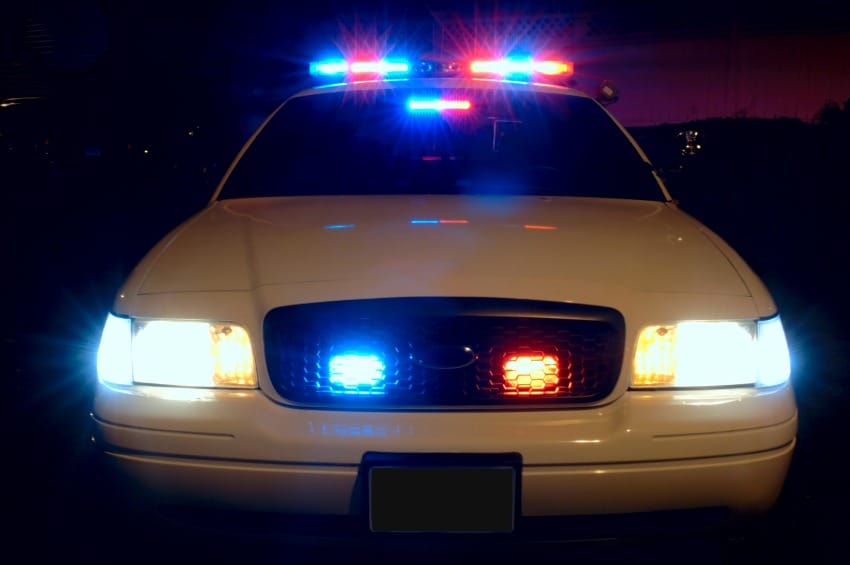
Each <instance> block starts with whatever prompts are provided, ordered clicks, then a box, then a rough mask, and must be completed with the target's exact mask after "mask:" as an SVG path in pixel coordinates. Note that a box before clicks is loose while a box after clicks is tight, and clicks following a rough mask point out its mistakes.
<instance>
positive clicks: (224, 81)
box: [0, 0, 850, 563]
mask: <svg viewBox="0 0 850 565" xmlns="http://www.w3.org/2000/svg"><path fill="white" fill-rule="evenodd" d="M833 4H834V3H818V2H814V3H812V2H808V3H806V4H805V5H802V4H799V5H793V6H786V7H784V8H779V7H777V5H775V4H774V5H771V4H767V3H764V4H758V3H743V4H741V3H737V4H733V3H723V2H721V3H712V5H711V6H706V7H702V8H700V7H695V6H691V5H687V6H686V5H685V4H684V3H661V2H657V3H652V2H650V3H645V4H644V5H643V6H642V8H641V9H635V8H634V6H633V5H629V3H625V2H590V1H587V2H538V3H534V4H533V7H534V8H535V9H538V10H541V11H552V10H556V11H575V12H576V13H582V12H586V11H594V12H595V13H598V14H602V17H604V18H607V19H606V20H605V21H607V22H609V24H610V26H611V29H614V30H620V31H622V32H623V33H631V32H634V31H636V30H638V31H641V32H642V33H645V34H652V33H659V34H663V33H670V32H671V31H673V30H675V31H676V33H678V34H679V35H682V36H688V35H689V34H691V35H693V36H694V37H698V36H700V35H701V34H704V33H705V32H706V30H709V29H717V28H718V26H719V27H722V26H725V25H729V22H730V21H734V22H736V25H742V26H744V27H747V26H749V27H751V28H752V27H757V28H759V27H760V28H764V29H772V30H779V31H783V32H785V33H788V32H792V31H794V30H803V31H805V32H806V33H810V34H818V33H834V32H836V31H839V32H847V31H850V25H848V24H850V10H848V9H840V8H837V7H836V6H834V5H833ZM448 8H452V9H456V10H458V12H459V13H460V14H463V15H469V14H470V13H475V11H476V10H478V11H479V12H481V11H483V12H485V13H489V12H488V10H489V11H491V12H492V11H493V10H495V9H498V10H500V11H501V12H502V13H505V12H507V11H510V10H517V9H525V10H526V11H527V9H528V7H527V6H525V5H524V4H522V3H518V2H514V3H501V4H498V5H496V4H478V5H473V4H469V3H467V4H466V5H459V4H457V3H453V4H449V3H442V4H441V3H439V2H436V3H425V2H423V3H417V4H409V3H407V4H406V3H390V2H359V3H357V4H356V5H352V4H349V3H343V2H310V3H309V6H307V5H297V6H295V5H291V4H284V3H279V2H240V3H235V2H223V3H213V4H210V5H203V6H201V5H197V6H195V5H194V4H188V3H187V4H185V5H184V4H178V3H173V5H171V4H157V3H144V4H142V3H139V4H133V5H131V7H127V6H122V7H120V8H119V7H118V4H117V3H115V4H112V3H106V2H103V3H99V2H95V1H93V0H87V1H82V2H76V3H62V2H49V1H42V2H35V3H29V4H23V3H17V4H14V3H13V4H11V5H9V6H7V7H5V8H4V15H3V19H2V23H0V26H2V27H0V30H2V36H0V41H1V42H2V43H0V47H2V53H0V65H2V67H0V70H2V81H0V101H2V100H4V99H7V98H10V97H22V96H23V97H38V100H30V101H27V102H25V103H24V104H21V105H19V106H17V107H16V109H17V110H25V111H22V112H16V113H15V114H14V116H15V117H14V118H13V117H11V116H12V114H9V113H7V112H6V110H8V108H0V120H2V121H0V128H2V129H0V132H2V134H3V137H0V150H2V151H3V154H2V155H3V156H2V160H0V167H2V168H0V187H2V198H3V206H2V230H3V231H2V234H0V236H1V237H2V241H3V246H2V252H3V255H2V257H0V259H2V264H3V266H4V268H3V273H4V274H3V280H4V282H5V285H4V288H3V290H4V292H3V293H2V296H3V303H2V312H3V321H4V323H3V325H2V331H0V338H2V354H3V361H4V363H3V366H4V367H5V368H6V369H5V373H4V376H5V377H6V378H5V380H4V382H5V384H6V390H5V391H4V392H3V395H2V396H3V399H4V411H3V413H4V416H6V426H5V432H6V437H7V438H8V439H7V441H6V453H5V457H4V460H5V465H6V468H7V473H6V477H7V479H6V484H7V488H6V491H7V492H8V493H9V494H8V495H7V499H8V500H9V501H10V502H11V504H10V505H7V506H6V520H7V524H11V525H12V527H11V529H10V528H8V527H7V528H6V529H5V533H6V536H5V538H6V540H7V544H8V545H10V546H12V547H18V548H19V549H22V550H24V551H25V552H26V554H27V555H28V556H31V557H33V558H37V557H40V556H41V557H47V556H53V555H56V554H64V555H66V556H68V557H70V556H74V557H83V558H89V559H91V560H95V561H99V560H104V561H112V560H113V559H112V558H111V557H110V556H114V555H121V556H122V559H123V558H128V557H133V556H136V557H138V556H139V555H146V556H148V555H150V554H154V555H159V554H160V553H159V552H165V551H181V552H182V554H184V555H186V556H195V557H199V556H203V557H206V558H207V559H211V560H213V561H216V560H217V559H216V557H217V558H219V559H218V560H223V559H224V558H226V557H233V556H236V555H239V556H241V557H242V558H248V559H253V560H257V561H263V562H265V561H278V560H281V558H282V556H283V554H285V556H286V557H305V558H306V557H309V556H312V555H313V553H312V552H307V551H303V552H297V553H294V552H293V550H291V549H288V548H285V547H283V546H280V545H276V544H267V543H266V542H262V543H261V542H259V541H257V540H249V541H246V540H245V539H240V540H239V541H233V540H227V541H224V540H222V539H221V538H208V537H203V536H200V534H199V535H198V536H196V537H192V536H187V537H183V536H182V535H177V536H176V537H170V538H167V539H168V540H169V541H168V544H166V542H165V541H164V540H165V539H166V537H162V536H160V534H161V532H160V533H157V534H156V535H155V534H154V533H153V532H148V531H134V530H133V528H134V525H133V523H132V522H131V521H129V520H128V519H127V518H126V517H121V516H114V515H104V514H103V513H102V512H101V510H102V506H101V501H99V500H98V488H97V487H98V485H97V483H96V481H95V480H93V478H92V477H93V475H91V474H90V467H89V466H88V465H89V464H88V447H89V445H88V437H87V419H88V408H89V404H90V401H91V391H92V387H93V382H94V353H95V350H96V347H97V341H98V339H99V332H100V330H101V325H102V323H103V320H104V317H105V315H106V312H107V311H108V309H109V306H110V304H111V301H112V299H113V296H114V293H115V291H116V290H117V288H118V285H119V284H120V283H121V281H122V280H123V278H124V277H125V276H126V275H127V274H128V273H129V270H130V269H131V268H132V266H133V265H134V264H135V262H136V261H137V260H138V259H139V258H140V257H141V255H142V254H143V253H144V252H145V251H146V250H147V249H148V248H149V247H150V246H151V245H152V244H153V243H155V242H156V241H157V240H158V239H159V238H160V237H162V236H163V235H164V234H165V233H166V232H167V230H168V229H170V228H171V227H173V226H174V225H175V224H176V223H177V222H179V221H180V220H182V219H184V218H185V217H186V216H187V215H189V214H191V213H193V212H194V211H196V210H198V209H200V208H201V207H202V206H203V205H204V204H205V202H206V200H207V198H208V197H209V195H210V194H211V191H212V190H213V188H214V186H215V183H216V182H217V181H218V178H219V177H220V175H221V173H222V172H223V169H224V168H225V167H226V166H227V164H228V163H229V160H230V159H231V158H232V157H233V155H234V154H235V152H236V151H237V150H238V148H239V146H240V145H241V144H242V142H243V141H244V140H245V138H246V137H247V136H248V134H249V133H250V131H251V130H252V128H253V127H254V126H255V125H256V123H257V122H258V120H260V119H261V118H262V117H264V116H265V114H266V113H267V112H268V111H270V110H271V109H272V108H273V107H274V106H275V105H276V104H277V103H278V102H279V101H280V99H281V98H282V97H283V96H285V95H286V94H288V93H290V92H293V91H294V90H296V89H297V88H299V87H301V86H303V85H305V84H306V83H305V77H304V76H303V70H304V69H305V68H306V63H307V62H309V60H310V59H311V58H312V57H313V55H314V53H315V52H316V51H317V50H320V49H323V48H325V47H326V46H327V41H326V38H327V37H329V36H333V35H336V34H338V33H339V26H340V23H341V22H343V23H346V24H351V23H352V22H354V21H356V20H358V19H361V18H362V19H364V20H365V21H367V22H371V23H370V25H372V26H373V27H375V28H376V29H383V28H384V27H386V26H387V25H389V24H390V23H392V25H393V27H394V29H395V30H396V31H401V32H404V35H406V36H408V37H419V36H424V37H428V33H429V30H430V29H431V25H432V20H431V15H432V12H433V11H434V10H446V9H448ZM794 88H805V85H789V90H791V89H794ZM832 95H834V93H824V99H825V100H828V99H830V98H831V97H832ZM844 100H847V99H846V98H844V99H842V98H839V99H838V100H837V101H836V102H834V103H831V104H829V103H825V105H824V107H823V108H821V110H820V111H818V112H817V113H816V114H815V115H812V116H810V117H808V118H806V119H800V118H797V117H795V118H788V117H782V116H779V117H777V118H775V119H747V118H741V117H735V116H717V117H712V118H710V119H704V120H699V121H697V122H692V123H677V124H664V123H659V124H655V125H651V126H642V127H640V128H631V131H632V133H633V134H634V135H635V136H636V137H637V138H638V140H639V141H640V142H641V143H642V144H643V145H644V147H645V149H646V150H647V152H648V153H649V155H650V157H651V158H653V159H654V160H655V161H656V162H657V164H659V165H660V166H662V167H663V168H664V170H665V176H666V178H667V180H668V183H669V187H670V188H671V190H672V191H673V193H674V196H676V197H677V198H679V199H680V201H681V204H682V206H683V207H684V208H685V209H686V210H688V211H690V212H691V213H692V214H694V215H695V216H696V217H698V218H699V219H701V220H703V221H705V222H706V223H707V224H708V225H709V226H711V227H712V228H714V229H715V230H716V231H717V232H718V233H719V234H720V235H721V236H722V237H724V238H725V239H727V241H729V242H730V243H731V244H732V245H733V247H735V248H736V249H737V250H738V251H739V252H740V253H741V254H742V255H743V257H744V258H745V259H746V260H747V261H748V262H749V263H750V264H751V265H752V266H753V267H754V268H755V269H756V271H757V272H758V273H759V274H760V275H761V276H762V277H763V279H764V281H765V282H766V284H767V285H768V287H769V288H770V289H771V291H772V292H773V293H774V296H775V298H776V301H777V303H778V305H779V308H780V312H781V314H782V317H783V320H784V322H785V326H786V331H787V334H788V338H789V342H790V346H791V349H792V362H793V384H794V388H795V392H796V394H797V397H798V403H799V409H800V435H799V443H798V447H797V450H796V453H795V456H794V461H793V465H792V469H791V473H790V476H789V480H788V482H787V484H786V488H785V491H784V492H783V495H782V498H781V499H780V501H779V504H778V506H777V508H776V511H775V512H773V513H772V514H771V515H770V516H768V517H766V518H765V520H764V521H763V522H762V523H761V524H760V527H759V528H757V530H756V531H754V532H748V533H747V534H746V535H743V536H741V537H739V538H736V537H731V538H729V537H727V538H723V539H722V540H720V541H718V542H717V543H710V544H708V545H706V544H704V543H703V542H699V543H697V542H694V541H688V542H687V543H685V542H682V541H681V540H678V539H670V538H665V537H664V536H663V535H662V536H661V539H660V540H659V539H655V538H653V539H651V540H647V541H646V543H645V544H643V545H641V546H640V549H641V552H639V553H635V551H636V548H635V546H633V545H628V546H621V545H617V544H614V545H610V544H609V545H605V546H604V547H603V549H604V551H603V552H601V553H600V548H599V547H597V546H593V549H587V548H586V547H585V546H570V547H569V548H559V549H558V550H557V551H549V550H546V552H543V553H540V554H539V555H538V554H537V553H535V555H537V556H542V557H547V558H550V559H551V560H558V559H557V558H558V556H572V557H575V558H593V559H597V560H602V561H605V560H606V558H608V557H611V558H623V559H633V560H634V559H635V558H637V559H638V561H640V560H647V561H649V560H653V561H655V560H662V561H663V560H669V561H673V560H689V561H692V560H697V561H700V562H745V561H751V560H753V559H759V560H763V559H765V558H770V559H780V560H782V561H788V560H793V561H802V560H804V559H805V560H807V561H810V562H815V563H820V562H823V563H832V562H836V561H840V560H841V559H840V557H841V556H842V555H843V554H844V549H843V542H842V538H843V536H844V535H845V525H846V523H847V520H846V518H844V515H845V513H846V511H847V508H848V506H847V505H848V502H850V500H849V499H850V496H848V494H850V488H848V487H847V483H846V479H845V477H844V475H845V472H844V468H845V466H844V465H843V464H841V463H840V461H842V460H843V457H844V451H845V449H846V446H847V445H848V442H847V434H848V431H850V426H848V424H847V420H846V419H845V417H844V407H845V406H846V404H847V402H848V400H850V377H848V369H850V367H848V365H850V363H848V361H849V360H850V337H848V332H846V331H845V330H844V323H845V321H846V320H847V319H848V314H850V311H848V310H850V308H848V304H850V301H848V299H847V298H846V293H847V288H848V276H847V274H846V269H845V265H844V262H845V261H846V258H847V256H848V254H847V244H848V237H847V235H846V233H847V232H846V230H847V227H846V218H847V217H848V206H850V204H848V199H847V198H846V197H845V196H846V195H845V191H846V190H847V189H848V188H850V182H848V178H850V177H848V173H850V170H849V169H850V165H848V162H850V160H848V155H850V142H848V139H850V107H848V106H850V105H848V103H847V102H846V101H844ZM611 111H612V113H614V115H615V116H616V115H617V106H616V104H615V105H614V106H612V107H611ZM19 114H20V116H19ZM686 129H694V130H697V131H699V132H700V137H699V139H700V142H701V145H702V148H701V149H700V150H699V151H697V153H696V154H695V155H692V156H688V155H686V156H683V155H681V150H682V148H683V145H682V143H681V140H680V138H679V137H677V134H678V133H679V132H681V131H684V130H686ZM122 520H123V521H122ZM662 534H663V533H662ZM115 540H120V541H115ZM175 547H176V548H177V549H175ZM324 549H325V550H327V549H329V548H327V547H326V548H324ZM529 551H530V550H529ZM535 551H537V550H535ZM401 553H402V551H399V552H397V553H392V554H391V556H392V559H393V560H395V559H396V558H398V555H400V554H401ZM168 555H172V554H170V553H169V554H168ZM524 555H527V554H524ZM340 557H345V558H351V557H352V555H351V554H342V555H341V556H340ZM432 557H433V556H432ZM495 557H498V556H495ZM427 560H430V561H433V559H427Z"/></svg>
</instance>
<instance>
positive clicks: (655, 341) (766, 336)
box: [632, 316, 791, 388]
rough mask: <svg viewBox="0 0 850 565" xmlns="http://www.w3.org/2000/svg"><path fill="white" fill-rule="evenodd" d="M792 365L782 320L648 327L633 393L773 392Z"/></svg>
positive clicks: (642, 335) (637, 361)
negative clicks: (683, 389)
mask: <svg viewBox="0 0 850 565" xmlns="http://www.w3.org/2000/svg"><path fill="white" fill-rule="evenodd" d="M790 375H791V363H790V358H789V354H788V345H787V343H786V340H785V332H784V330H783V329H782V322H781V320H780V319H779V316H776V317H774V318H771V319H769V320H760V321H710V322H709V321H687V322H678V323H675V324H665V325H657V326H647V327H645V328H643V330H642V331H641V332H640V334H639V336H638V340H637V346H636V348H635V358H634V373H633V376H632V388H680V387H727V386H741V385H753V386H758V387H765V386H775V385H779V384H782V383H784V382H786V381H788V379H789V378H790Z"/></svg>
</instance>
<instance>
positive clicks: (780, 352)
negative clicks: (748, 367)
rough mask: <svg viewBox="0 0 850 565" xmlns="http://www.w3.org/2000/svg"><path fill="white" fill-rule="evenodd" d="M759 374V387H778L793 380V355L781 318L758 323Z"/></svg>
mask: <svg viewBox="0 0 850 565" xmlns="http://www.w3.org/2000/svg"><path fill="white" fill-rule="evenodd" d="M758 345H759V372H758V381H757V382H756V384H757V386H776V385H781V384H782V383H784V382H787V381H788V379H790V378H791V355H790V353H789V351H788V341H787V340H786V339H785V329H784V328H783V327H782V320H780V319H779V316H776V317H774V318H771V319H769V320H760V321H759V323H758Z"/></svg>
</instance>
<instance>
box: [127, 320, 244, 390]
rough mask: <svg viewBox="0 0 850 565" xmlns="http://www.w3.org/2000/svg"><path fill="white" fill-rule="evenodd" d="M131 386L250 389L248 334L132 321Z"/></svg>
mask: <svg viewBox="0 0 850 565" xmlns="http://www.w3.org/2000/svg"><path fill="white" fill-rule="evenodd" d="M133 380H134V381H135V382H137V383H146V384H160V385H173V386H193V387H209V386H222V387H255V386H256V377H255V374H254V357H253V352H252V350H251V342H250V340H249V339H248V333H247V332H246V331H245V329H244V328H242V327H240V326H237V325H234V324H215V323H208V322H192V321H172V320H168V321H166V320H150V321H141V320H136V321H135V322H134V323H133Z"/></svg>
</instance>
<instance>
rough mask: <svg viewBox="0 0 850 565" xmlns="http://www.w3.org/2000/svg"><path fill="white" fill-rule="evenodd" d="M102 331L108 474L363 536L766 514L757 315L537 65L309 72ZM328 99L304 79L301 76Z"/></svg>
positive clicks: (718, 256) (745, 289) (130, 287)
mask: <svg viewBox="0 0 850 565" xmlns="http://www.w3.org/2000/svg"><path fill="white" fill-rule="evenodd" d="M312 70H313V72H314V75H315V76H317V77H322V78H328V77H330V78H332V79H335V80H337V81H338V82H337V83H333V84H322V85H321V86H318V87H316V88H312V89H309V90H305V91H303V92H300V93H299V94H297V95H295V96H292V97H291V98H289V99H288V100H286V101H285V102H284V103H283V104H281V105H280V107H278V108H277V109H276V110H275V111H274V112H273V113H272V114H271V116H269V118H268V119H267V120H266V121H265V122H264V123H263V124H262V125H261V126H260V127H259V128H258V130H257V132H256V133H255V134H254V135H253V136H252V137H251V138H250V139H249V141H248V142H247V143H246V144H245V147H244V149H243V150H242V151H241V152H240V154H239V155H238V157H237V158H236V159H235V161H234V163H233V165H232V166H231V167H230V169H229V170H228V172H227V173H226V175H225V178H224V179H223V181H222V182H221V184H220V185H219V187H218V189H217V191H216V192H215V195H214V196H213V198H212V199H211V201H210V202H209V205H208V206H207V207H206V208H205V209H203V210H202V211H200V212H199V213H197V214H196V215H194V216H193V217H191V218H189V219H188V220H187V221H186V222H185V223H183V224H182V225H180V226H178V227H177V228H176V229H175V230H174V231H172V232H171V233H170V234H168V235H167V236H166V237H164V238H163V239H162V241H161V242H160V243H159V244H158V245H157V246H156V247H155V248H154V249H152V250H151V251H150V252H149V253H148V254H147V256H146V257H145V258H144V259H143V260H142V261H141V263H140V264H139V265H138V266H137V267H136V268H135V270H134V271H133V272H132V274H131V275H130V277H129V278H128V280H127V281H126V283H125V284H124V285H123V287H122V288H121V290H120V292H119V294H118V296H117V298H116V300H115V302H114V305H113V307H112V312H111V313H110V314H109V316H108V319H107V320H106V324H105V328H104V331H103V335H102V339H101V344H100V349H99V353H98V376H99V378H98V384H97V389H96V394H95V398H94V403H93V410H92V419H93V427H94V430H95V432H94V441H95V444H96V446H97V447H98V450H99V452H100V453H102V455H103V458H104V460H105V462H106V463H107V464H108V469H109V470H110V473H112V474H113V475H114V476H116V477H120V478H122V479H126V480H127V481H129V482H128V484H130V485H133V488H137V489H139V491H140V492H143V493H144V498H145V500H147V501H156V502H157V503H161V504H164V505H172V506H174V507H186V508H191V507H201V508H204V507H217V508H229V509H240V510H256V511H265V512H272V513H281V514H284V515H291V516H293V515H294V516H302V515H313V516H324V517H345V519H347V520H349V521H350V522H351V523H354V524H359V525H360V526H362V528H363V531H366V532H369V535H373V534H376V535H380V534H382V533H390V534H392V533H404V532H408V533H409V532H417V533H428V532H436V533H439V532H454V533H457V532H469V533H477V532H500V533H509V534H511V535H514V534H515V535H519V534H521V533H522V532H523V531H528V524H530V523H532V522H533V521H534V520H536V519H544V518H554V517H583V516H589V515H630V514H632V513H644V512H655V511H665V510H694V511H698V510H703V509H723V510H728V511H731V512H732V514H734V515H750V514H759V513H762V512H764V511H766V510H768V509H770V508H771V507H772V506H773V505H774V504H775V501H776V500H777V497H778V495H779V494H780V492H781V490H782V487H783V482H784V480H785V478H786V473H787V470H788V467H789V463H790V460H791V457H792V452H793V450H794V446H795V436H796V428H797V410H796V404H795V399H794V396H793V392H792V388H791V385H790V381H789V377H790V362H789V354H788V348H787V345H786V340H785V336H784V332H783V327H782V323H781V321H780V318H779V315H778V313H777V308H776V306H775V304H774V301H773V300H772V298H771V296H770V294H769V293H768V290H767V289H766V288H765V286H764V285H763V284H762V282H761V281H760V279H759V278H758V277H757V275H756V274H754V273H753V271H752V270H751V269H750V268H749V267H748V266H747V265H746V264H745V262H744V261H743V260H742V259H741V257H740V256H739V255H738V254H736V252H735V251H734V250H732V249H731V248H730V247H729V246H728V245H727V244H726V243H724V241H722V240H721V239H720V238H719V237H718V236H717V235H716V234H714V233H713V232H712V231H710V230H709V229H707V228H706V227H704V226H703V225H701V224H700V223H698V222H697V221H696V220H695V219H694V218H692V217H691V216H689V215H687V214H686V213H684V212H683V211H681V210H680V209H679V208H678V207H677V205H676V203H675V202H674V201H672V200H671V197H670V195H669V194H668V192H667V190H666V188H665V187H664V185H663V183H662V182H661V181H660V180H659V178H658V176H657V175H656V174H655V172H654V171H653V167H652V166H651V165H650V163H649V162H648V159H647V157H646V156H645V154H644V153H643V152H642V151H641V149H640V148H639V147H638V146H637V145H636V144H635V143H634V141H633V139H632V138H631V137H630V136H629V135H628V133H627V132H626V130H625V129H624V128H622V127H621V126H620V125H619V124H618V123H617V122H616V121H615V119H614V118H612V116H611V115H610V114H609V113H608V112H607V111H606V110H605V109H604V108H603V106H602V105H601V104H599V103H598V102H597V101H595V100H594V99H593V98H591V97H589V96H587V95H585V94H582V93H580V92H577V91H575V90H572V89H570V88H568V87H564V86H559V85H557V84H548V83H546V79H547V78H551V77H555V78H557V77H559V76H562V75H563V73H569V72H571V66H570V65H569V64H568V63H563V62H558V61H534V60H511V59H506V60H499V61H470V62H461V63H452V64H450V65H447V64H442V63H423V64H417V65H412V64H409V63H407V62H405V61H391V60H381V61H354V62H347V61H341V60H340V61H323V62H320V63H317V64H315V65H313V67H312ZM326 82H327V81H326Z"/></svg>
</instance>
